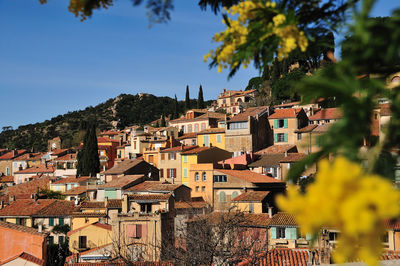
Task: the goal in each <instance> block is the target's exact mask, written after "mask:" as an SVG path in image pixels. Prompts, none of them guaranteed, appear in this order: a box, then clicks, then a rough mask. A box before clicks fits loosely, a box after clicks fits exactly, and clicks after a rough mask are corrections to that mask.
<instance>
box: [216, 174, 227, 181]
mask: <svg viewBox="0 0 400 266" xmlns="http://www.w3.org/2000/svg"><path fill="white" fill-rule="evenodd" d="M214 182H226V175H215V176H214Z"/></svg>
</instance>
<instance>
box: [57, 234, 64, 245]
mask: <svg viewBox="0 0 400 266" xmlns="http://www.w3.org/2000/svg"><path fill="white" fill-rule="evenodd" d="M63 243H64V236H58V244H59V245H60V244H63Z"/></svg>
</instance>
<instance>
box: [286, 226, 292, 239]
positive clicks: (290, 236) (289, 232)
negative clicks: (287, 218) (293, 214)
mask: <svg viewBox="0 0 400 266" xmlns="http://www.w3.org/2000/svg"><path fill="white" fill-rule="evenodd" d="M285 239H292V228H288V227H286V228H285Z"/></svg>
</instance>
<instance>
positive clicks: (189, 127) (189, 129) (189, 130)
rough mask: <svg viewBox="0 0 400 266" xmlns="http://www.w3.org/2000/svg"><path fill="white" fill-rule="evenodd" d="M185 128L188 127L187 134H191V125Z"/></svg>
mask: <svg viewBox="0 0 400 266" xmlns="http://www.w3.org/2000/svg"><path fill="white" fill-rule="evenodd" d="M187 127H188V133H191V132H192V125H188V126H187Z"/></svg>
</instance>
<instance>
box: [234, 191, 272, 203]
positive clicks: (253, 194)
mask: <svg viewBox="0 0 400 266" xmlns="http://www.w3.org/2000/svg"><path fill="white" fill-rule="evenodd" d="M268 194H269V191H247V192H243V193H242V194H240V195H239V196H237V197H236V198H234V199H233V201H239V202H241V201H242V202H260V201H262V200H264V199H265V198H266V197H267V196H268Z"/></svg>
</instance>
